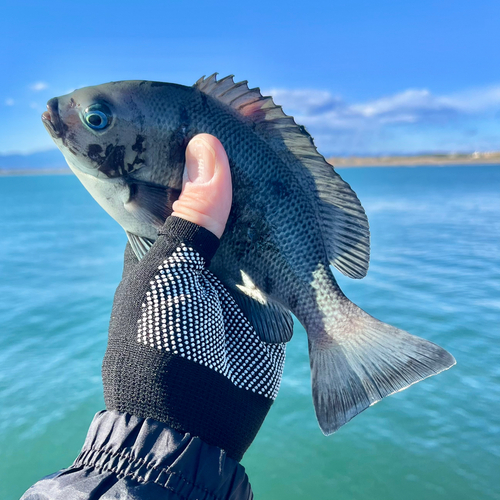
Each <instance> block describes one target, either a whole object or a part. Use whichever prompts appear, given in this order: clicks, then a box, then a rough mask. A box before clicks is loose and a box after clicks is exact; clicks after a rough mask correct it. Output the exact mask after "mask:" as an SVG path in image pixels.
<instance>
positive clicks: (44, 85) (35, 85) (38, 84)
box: [30, 82, 49, 92]
mask: <svg viewBox="0 0 500 500" xmlns="http://www.w3.org/2000/svg"><path fill="white" fill-rule="evenodd" d="M48 87H49V86H48V84H47V83H45V82H36V83H33V84H32V85H30V89H31V90H33V92H40V91H41V90H45V89H46V88H48Z"/></svg>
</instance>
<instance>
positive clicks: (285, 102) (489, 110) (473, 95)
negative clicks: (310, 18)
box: [269, 85, 500, 154]
mask: <svg viewBox="0 0 500 500" xmlns="http://www.w3.org/2000/svg"><path fill="white" fill-rule="evenodd" d="M269 94H270V95H272V96H273V98H274V100H275V102H276V103H277V104H281V105H282V106H283V108H284V111H285V113H287V114H291V115H293V116H294V117H295V119H296V121H297V123H300V124H302V125H305V126H306V127H307V128H308V130H309V131H310V132H311V133H312V135H313V136H314V137H315V138H316V142H317V143H318V146H320V145H321V144H322V143H325V142H326V143H327V144H328V143H329V144H333V145H334V146H333V148H332V147H330V149H331V151H332V152H333V151H334V150H338V151H340V150H342V151H348V150H349V151H351V153H349V154H353V153H358V154H368V153H369V154H372V153H374V152H376V150H381V149H382V148H383V147H385V146H384V145H388V144H391V146H390V148H391V149H390V151H394V149H393V148H394V147H396V148H397V147H401V151H403V150H404V149H405V148H406V149H409V148H413V149H414V150H415V152H418V149H417V148H419V147H420V148H421V149H422V150H429V151H430V150H446V149H447V148H450V150H452V149H456V148H457V145H459V146H461V149H462V150H468V149H470V150H471V151H473V150H475V149H478V148H481V146H483V147H486V144H490V145H491V144H493V143H494V142H496V143H497V144H498V145H497V146H496V149H498V147H499V145H500V141H499V140H498V138H496V139H495V141H493V140H492V137H497V135H496V134H494V135H492V133H491V131H492V129H493V130H496V129H497V128H498V126H499V125H500V122H499V121H498V118H500V85H496V86H490V87H484V88H477V89H472V90H467V91H462V92H456V93H450V94H442V95H438V94H433V93H432V92H431V91H430V90H428V89H407V90H404V91H402V92H398V93H395V94H392V95H388V96H383V97H380V98H378V99H373V100H370V101H365V102H353V103H350V102H347V101H345V100H343V99H341V98H340V97H338V96H335V95H333V94H332V93H330V92H328V91H326V90H314V89H311V90H307V89H295V90H287V89H271V90H270V91H269ZM445 129H446V130H445ZM471 130H473V132H474V133H471ZM498 135H499V136H500V134H498ZM445 136H446V138H445ZM416 137H419V139H418V141H419V144H421V145H422V146H418V145H417V143H416ZM398 144H401V146H398ZM412 144H413V146H411V145H412ZM342 148H344V149H342Z"/></svg>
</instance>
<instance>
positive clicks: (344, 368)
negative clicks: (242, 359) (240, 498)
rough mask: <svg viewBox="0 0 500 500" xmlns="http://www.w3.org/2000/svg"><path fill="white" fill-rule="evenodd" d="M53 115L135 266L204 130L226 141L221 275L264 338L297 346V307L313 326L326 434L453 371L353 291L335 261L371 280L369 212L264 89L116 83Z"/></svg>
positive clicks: (55, 133) (55, 102)
mask: <svg viewBox="0 0 500 500" xmlns="http://www.w3.org/2000/svg"><path fill="white" fill-rule="evenodd" d="M42 121H43V124H44V125H45V127H46V129H47V131H48V132H49V133H50V135H51V137H52V139H53V140H54V142H55V144H56V145H57V146H58V148H59V149H60V150H61V152H62V153H63V155H64V157H65V159H66V161H67V163H68V165H69V167H70V168H71V170H72V171H73V172H74V174H75V175H76V176H77V177H78V179H79V180H80V181H81V183H82V184H83V185H84V187H85V188H86V189H87V190H88V191H89V192H90V194H91V195H92V196H93V197H94V199H95V200H96V201H97V202H98V203H99V204H100V205H101V206H102V208H104V210H105V211H106V212H107V213H108V214H109V215H110V216H111V217H113V218H114V219H115V220H116V221H117V222H118V223H119V224H120V225H121V226H122V228H123V229H124V230H125V232H126V234H127V236H128V239H129V241H130V245H131V247H132V249H133V251H134V253H135V254H136V256H137V258H138V259H142V258H143V257H144V256H145V255H146V254H147V252H148V251H149V249H150V248H151V247H152V245H153V244H154V242H155V240H156V238H157V231H158V229H159V228H160V227H161V226H162V225H163V223H164V222H165V220H166V218H167V217H168V216H169V215H170V214H171V212H172V203H173V202H174V201H175V200H176V199H177V198H178V196H179V194H180V191H181V188H182V177H183V170H184V162H185V150H186V146H187V144H188V142H189V141H190V140H191V139H192V138H193V137H194V136H195V135H197V134H199V133H207V134H211V135H214V136H215V137H217V138H218V139H219V140H220V141H221V143H222V145H223V146H224V148H225V151H226V153H227V156H228V159H229V164H230V167H231V175H232V183H233V202H232V207H231V212H230V215H229V219H228V221H227V225H226V230H225V232H224V234H223V235H222V237H221V240H220V246H219V249H218V251H217V253H216V255H215V257H214V258H213V260H212V262H211V264H210V271H211V272H212V273H214V274H215V276H217V277H218V278H219V279H220V281H221V282H222V283H223V284H224V285H225V286H226V288H227V289H228V290H229V291H230V293H231V295H232V296H233V297H234V299H235V301H236V302H237V304H238V305H239V306H240V308H241V309H242V310H243V312H244V314H245V315H246V317H247V318H248V320H249V321H250V323H251V324H252V325H253V326H254V328H255V330H256V331H257V333H258V335H259V336H260V338H261V339H262V340H263V341H265V342H269V343H280V342H287V341H288V340H290V339H291V337H292V334H293V320H292V316H291V313H293V315H294V316H295V317H296V318H297V319H298V321H300V323H301V324H302V325H303V326H304V329H305V330H306V333H307V337H308V349H309V359H310V368H311V384H312V398H313V403H314V407H315V411H316V416H317V420H318V423H319V426H320V428H321V430H322V431H323V433H324V434H325V435H329V434H332V433H333V432H335V431H337V430H338V429H339V428H340V427H341V426H343V425H344V424H346V423H347V422H348V421H350V420H351V419H352V418H353V417H354V416H356V415H357V414H359V413H360V412H362V411H363V410H365V409H366V408H368V407H369V406H371V405H373V404H374V403H376V402H378V401H380V400H381V399H382V398H384V397H386V396H388V395H390V394H393V393H395V392H399V391H401V390H403V389H406V388H407V387H409V386H410V385H412V384H414V383H416V382H419V381H420V380H423V379H425V378H427V377H430V376H431V375H435V374H437V373H440V372H442V371H444V370H447V369H448V368H450V367H451V366H453V365H454V364H455V359H454V358H453V356H452V355H451V354H450V353H448V352H447V351H446V350H444V349H443V348H441V347H439V346H438V345H436V344H434V343H432V342H429V341H427V340H424V339H422V338H419V337H416V336H414V335H411V334H409V333H408V332H406V331H404V330H401V329H398V328H396V327H394V326H391V325H388V324H386V323H383V322H381V321H379V320H378V319H376V318H374V317H372V316H371V315H369V314H368V313H366V312H365V311H363V310H362V309H361V308H359V307H358V306H357V305H355V304H354V303H353V302H351V301H350V300H349V299H348V298H347V297H346V296H345V295H344V293H343V292H342V290H341V289H340V287H339V285H338V283H337V281H336V279H335V276H334V274H333V272H332V269H331V266H333V267H335V268H336V269H337V270H338V271H340V272H341V273H343V274H344V275H346V276H348V277H350V278H354V279H360V278H363V277H364V276H365V275H366V273H367V271H368V266H369V258H370V231H369V225H368V219H367V216H366V213H365V210H364V209H363V207H362V205H361V203H360V201H359V199H358V197H357V195H356V193H355V192H354V191H353V190H352V189H351V187H350V186H349V184H348V183H347V182H345V181H344V180H343V179H342V178H341V176H340V175H339V174H338V173H337V172H336V171H335V168H334V167H333V166H332V165H330V164H329V163H328V162H327V161H326V160H325V158H324V157H323V156H322V155H321V154H320V153H319V152H318V150H317V149H316V147H315V145H314V141H313V138H312V137H311V135H310V134H309V133H308V132H307V130H306V129H305V127H303V126H301V125H298V124H297V123H296V122H295V120H294V118H293V117H291V116H288V115H286V114H285V113H284V111H283V109H282V108H281V106H278V105H276V104H275V103H274V101H273V99H272V97H269V96H264V95H262V93H261V91H260V89H259V88H250V87H249V86H248V82H247V81H242V82H235V80H234V77H233V76H232V75H231V76H228V77H225V78H222V79H218V78H217V74H216V73H215V74H213V75H211V76H209V77H202V78H200V79H199V80H198V81H197V82H196V83H195V84H194V85H193V86H184V85H179V84H175V83H164V82H154V81H141V80H132V81H119V82H111V83H106V84H102V85H97V86H92V87H86V88H82V89H78V90H75V91H74V92H72V93H70V94H67V95H64V96H62V97H57V98H53V99H51V100H50V101H49V102H48V103H47V111H45V112H44V113H43V115H42Z"/></svg>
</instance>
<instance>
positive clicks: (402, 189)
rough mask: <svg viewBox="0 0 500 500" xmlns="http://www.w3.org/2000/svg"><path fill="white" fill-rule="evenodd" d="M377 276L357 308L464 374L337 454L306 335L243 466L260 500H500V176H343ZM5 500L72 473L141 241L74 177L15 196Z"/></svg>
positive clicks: (2, 194)
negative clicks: (426, 344) (319, 410)
mask: <svg viewBox="0 0 500 500" xmlns="http://www.w3.org/2000/svg"><path fill="white" fill-rule="evenodd" d="M341 174H342V176H343V177H344V178H345V179H346V180H347V181H348V182H350V183H351V185H352V186H353V188H354V189H355V190H356V192H357V193H358V195H359V197H360V199H361V201H362V203H363V205H364V206H365V209H366V211H367V213H368V216H369V220H370V225H371V230H372V260H371V267H370V271H369V273H368V276H367V277H366V278H365V279H364V280H361V281H352V280H349V279H348V278H343V277H340V276H339V273H336V276H337V277H339V281H340V284H341V287H342V288H343V290H344V292H345V293H346V295H348V296H349V298H350V299H351V300H353V301H354V302H356V303H357V304H358V305H359V306H361V307H363V308H364V309H365V310H366V311H367V312H369V313H370V314H372V315H374V316H376V317H377V318H379V319H381V320H383V321H385V322H388V323H391V324H393V325H395V326H398V327H400V328H403V329H405V330H408V331H410V332H411V333H414V334H416V335H420V336H423V337H425V338H427V339H429V340H431V341H434V342H436V343H438V344H440V345H442V346H443V347H445V348H446V349H448V350H449V351H450V352H451V353H452V354H453V355H454V356H455V357H456V359H457V363H458V364H457V365H456V366H455V367H453V368H452V369H451V370H449V371H447V372H445V373H442V374H440V375H438V376H436V377H433V378H431V379H428V380H426V381H424V382H422V383H420V384H417V385H415V386H412V387H411V388H409V389H408V390H407V391H404V392H402V393H398V394H396V395H394V396H391V397H390V398H387V399H385V400H384V401H382V402H381V403H379V404H377V405H375V406H374V407H372V408H370V409H368V410H367V411H366V412H364V413H363V414H361V415H359V416H358V417H356V418H355V419H354V420H353V421H352V422H350V423H349V424H347V425H346V426H345V427H343V428H342V429H341V430H340V431H339V432H337V433H336V434H334V435H333V436H330V437H328V438H326V437H324V436H323V435H322V434H321V432H320V430H319V428H318V426H317V424H316V420H315V417H314V410H313V407H312V402H311V395H310V382H309V365H308V359H307V343H306V337H305V334H304V331H303V329H302V327H301V326H300V325H297V326H296V334H295V336H294V338H293V340H292V342H291V343H290V346H289V348H288V353H287V361H286V367H285V374H284V378H283V383H282V387H281V391H280V394H279V396H278V399H277V401H276V403H275V404H274V406H273V408H272V409H271V412H270V414H269V416H268V418H267V420H266V422H265V424H264V426H263V427H262V430H261V432H260V433H259V435H258V437H257V439H256V440H255V442H254V444H253V445H252V447H251V448H250V450H249V451H248V452H247V454H246V456H245V457H244V459H243V464H244V465H245V467H246V468H247V472H248V474H249V476H250V480H251V482H252V485H253V488H254V492H255V496H256V499H262V500H264V499H266V500H282V499H283V500H284V499H287V500H298V499H302V500H306V499H307V500H310V499H315V500H332V499H335V500H348V499H349V500H358V499H370V500H396V499H397V500H400V499H405V500H417V499H418V500H422V499H425V500H445V499H453V500H459V499H463V500H476V499H477V500H482V499H500V479H499V478H500V402H499V401H500V383H499V382H500V168H499V167H495V166H490V167H448V168H369V169H349V170H342V171H341ZM0 235H1V236H0V237H1V245H0V298H1V300H0V325H1V335H0V498H1V499H2V500H14V499H17V498H19V497H20V495H21V494H22V493H23V491H24V490H25V489H26V488H27V487H28V486H30V485H31V484H32V483H33V482H35V481H36V480H37V479H39V478H41V477H42V476H44V475H46V474H49V473H51V472H54V471H56V470H58V469H60V468H63V467H65V466H68V465H69V464H70V463H71V462H72V460H73V459H74V458H75V457H76V455H77V454H78V451H79V448H80V446H81V445H82V443H83V440H84V437H85V433H86V430H87V427H88V424H89V422H90V420H91V419H92V416H93V415H94V413H95V412H97V411H99V410H100V409H102V408H103V399H102V395H101V393H102V386H101V380H100V365H101V360H102V357H103V355H104V350H105V347H106V331H107V324H108V320H109V314H110V308H111V303H112V298H113V293H114V289H115V287H116V285H117V284H118V281H119V279H120V273H121V263H122V250H123V247H124V245H125V237H124V234H123V232H122V230H121V229H120V228H119V227H118V226H117V224H116V223H115V222H114V221H113V220H111V219H110V218H109V216H107V215H106V214H105V213H104V211H102V209H101V208H100V207H99V206H98V205H97V204H96V203H95V202H94V201H93V200H92V199H91V198H90V196H89V195H88V194H87V192H86V191H85V190H84V188H83V187H82V186H81V185H80V184H79V182H78V181H77V179H76V178H74V177H71V176H61V177H57V176H50V177H10V178H5V177H4V178H0Z"/></svg>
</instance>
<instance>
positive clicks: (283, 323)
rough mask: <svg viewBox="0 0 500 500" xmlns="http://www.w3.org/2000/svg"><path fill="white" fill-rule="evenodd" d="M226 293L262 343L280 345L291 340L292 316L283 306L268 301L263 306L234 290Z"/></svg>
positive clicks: (231, 289)
mask: <svg viewBox="0 0 500 500" xmlns="http://www.w3.org/2000/svg"><path fill="white" fill-rule="evenodd" d="M228 291H229V293H230V294H231V296H232V297H233V298H234V300H235V302H236V303H237V304H238V306H239V308H240V309H241V311H242V312H243V314H244V315H245V317H246V318H247V319H248V321H249V322H250V324H251V325H252V326H253V327H254V329H255V331H256V332H257V335H258V336H259V338H260V339H261V340H262V342H266V343H267V344H281V343H283V342H288V341H289V340H290V339H291V338H292V336H293V319H292V315H291V314H290V312H289V311H288V310H287V309H285V308H284V307H283V306H281V305H280V304H277V303H275V302H269V301H267V302H266V303H265V304H263V303H261V302H258V301H257V300H256V299H254V298H252V297H249V296H248V295H246V294H245V293H244V292H242V291H240V290H237V289H234V288H229V289H228Z"/></svg>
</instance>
